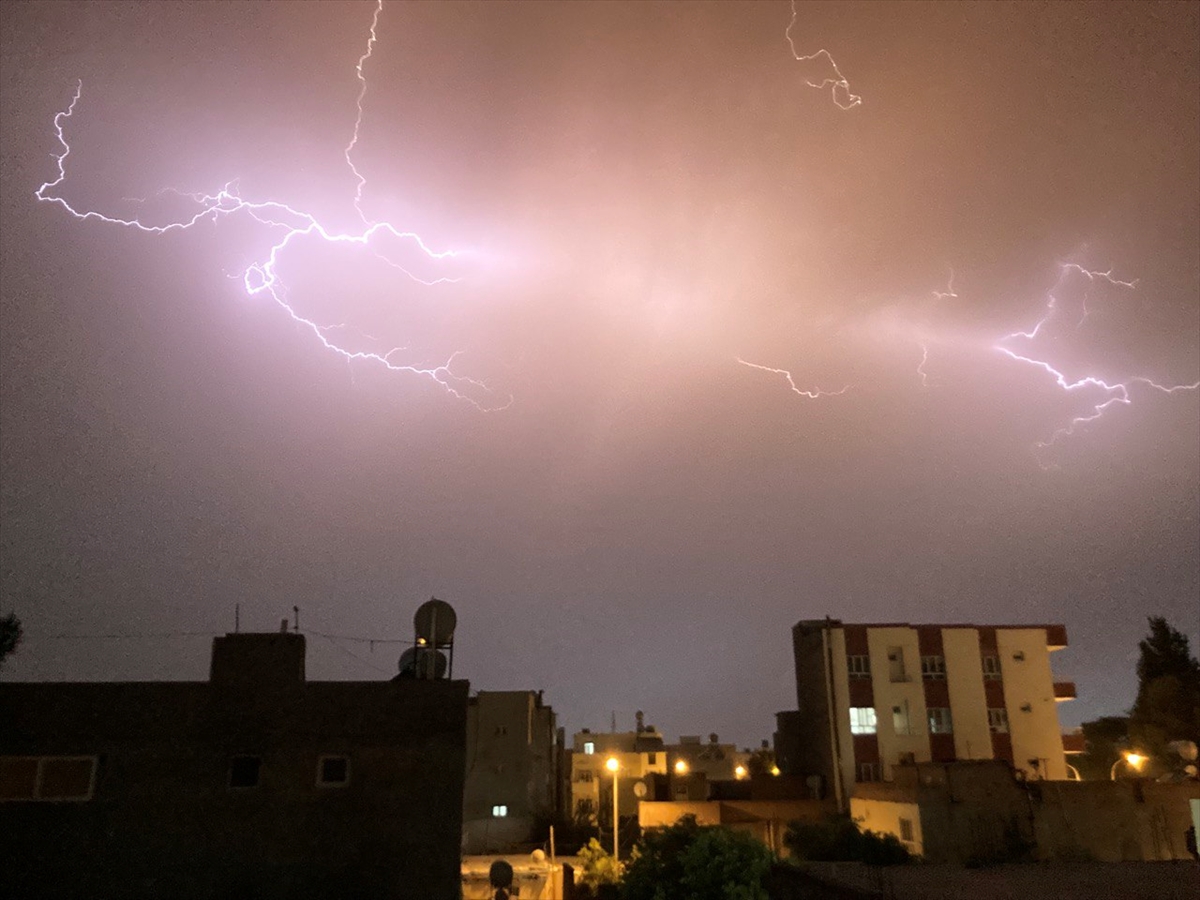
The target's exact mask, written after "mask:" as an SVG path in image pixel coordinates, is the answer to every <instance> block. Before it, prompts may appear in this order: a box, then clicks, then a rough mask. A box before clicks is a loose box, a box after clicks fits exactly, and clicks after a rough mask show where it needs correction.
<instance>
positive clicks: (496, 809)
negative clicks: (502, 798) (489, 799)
mask: <svg viewBox="0 0 1200 900" xmlns="http://www.w3.org/2000/svg"><path fill="white" fill-rule="evenodd" d="M507 815H508V807H507V806H505V805H504V804H503V803H501V804H498V805H497V806H493V807H492V818H493V819H503V818H504V817H505V816H507Z"/></svg>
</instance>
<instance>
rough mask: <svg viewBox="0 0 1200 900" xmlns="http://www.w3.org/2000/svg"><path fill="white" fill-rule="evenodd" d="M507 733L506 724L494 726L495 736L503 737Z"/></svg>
mask: <svg viewBox="0 0 1200 900" xmlns="http://www.w3.org/2000/svg"><path fill="white" fill-rule="evenodd" d="M507 734H508V726H506V725H497V726H496V737H504V736H505V735H507Z"/></svg>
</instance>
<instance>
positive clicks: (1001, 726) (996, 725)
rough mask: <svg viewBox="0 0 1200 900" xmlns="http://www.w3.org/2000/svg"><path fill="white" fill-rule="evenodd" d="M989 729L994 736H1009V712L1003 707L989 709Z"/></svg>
mask: <svg viewBox="0 0 1200 900" xmlns="http://www.w3.org/2000/svg"><path fill="white" fill-rule="evenodd" d="M988 728H989V729H991V731H992V733H993V734H1008V710H1007V709H1005V708H1004V707H1003V706H1001V707H997V708H993V709H989V710H988Z"/></svg>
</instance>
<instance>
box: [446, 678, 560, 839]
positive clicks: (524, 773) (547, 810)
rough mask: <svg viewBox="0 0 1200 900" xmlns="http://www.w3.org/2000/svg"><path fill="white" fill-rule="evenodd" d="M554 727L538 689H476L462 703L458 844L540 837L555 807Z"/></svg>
mask: <svg viewBox="0 0 1200 900" xmlns="http://www.w3.org/2000/svg"><path fill="white" fill-rule="evenodd" d="M560 756H561V754H560V753H559V731H558V727H557V723H556V719H555V715H554V710H553V709H552V708H551V707H550V706H549V705H548V704H547V703H545V701H544V700H543V696H542V692H541V691H480V692H479V693H478V694H476V695H475V696H474V697H472V698H471V699H470V700H469V701H468V703H467V774H466V787H465V789H464V792H463V851H464V852H465V853H493V852H507V851H509V850H513V849H516V848H517V847H519V846H520V845H522V844H526V843H530V842H541V841H544V840H545V838H546V834H545V830H544V829H545V827H546V825H547V824H548V823H549V822H550V821H551V820H552V819H553V818H554V815H555V813H556V811H557V809H558V789H559V780H560V779H559V760H560Z"/></svg>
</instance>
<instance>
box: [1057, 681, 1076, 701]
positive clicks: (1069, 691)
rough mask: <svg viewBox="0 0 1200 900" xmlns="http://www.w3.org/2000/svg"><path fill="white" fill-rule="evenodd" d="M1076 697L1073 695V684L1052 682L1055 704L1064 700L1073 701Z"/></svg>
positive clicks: (1069, 682)
mask: <svg viewBox="0 0 1200 900" xmlns="http://www.w3.org/2000/svg"><path fill="white" fill-rule="evenodd" d="M1077 696H1078V694H1076V693H1075V682H1073V681H1056V682H1054V699H1055V701H1056V702H1058V703H1062V702H1063V701H1064V700H1074V699H1075V698H1076V697H1077Z"/></svg>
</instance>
